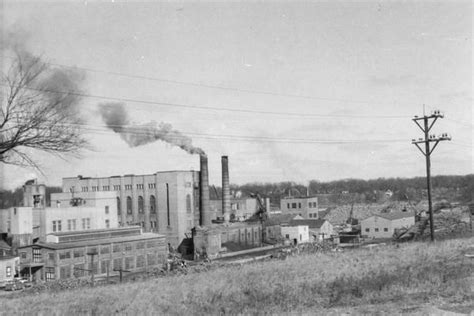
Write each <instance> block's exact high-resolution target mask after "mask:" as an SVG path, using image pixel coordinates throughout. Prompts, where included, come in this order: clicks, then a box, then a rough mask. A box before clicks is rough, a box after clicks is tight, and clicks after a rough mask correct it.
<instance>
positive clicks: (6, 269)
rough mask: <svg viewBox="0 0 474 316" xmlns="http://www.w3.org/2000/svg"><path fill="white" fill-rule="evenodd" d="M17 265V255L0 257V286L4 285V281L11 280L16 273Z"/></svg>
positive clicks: (18, 262) (18, 264)
mask: <svg viewBox="0 0 474 316" xmlns="http://www.w3.org/2000/svg"><path fill="white" fill-rule="evenodd" d="M19 266H20V258H19V257H13V256H6V257H0V286H4V285H5V283H6V282H8V281H11V280H13V278H14V277H15V274H17V273H18V268H19Z"/></svg>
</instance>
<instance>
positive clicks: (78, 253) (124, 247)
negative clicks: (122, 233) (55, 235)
mask: <svg viewBox="0 0 474 316" xmlns="http://www.w3.org/2000/svg"><path fill="white" fill-rule="evenodd" d="M157 246H158V241H156V240H150V241H147V242H145V241H140V242H137V243H136V244H135V247H134V245H133V243H125V244H114V245H113V247H112V252H113V253H118V252H122V251H125V252H131V251H133V249H134V248H135V249H136V250H142V249H145V247H146V248H156V247H157ZM110 248H111V247H110V246H109V245H102V246H99V247H92V248H89V249H88V253H96V254H99V251H100V254H101V255H105V254H110V251H111V249H110ZM35 255H36V257H37V259H38V261H35V262H40V261H41V252H40V249H33V257H35ZM85 255H86V253H85V251H84V249H76V250H73V251H69V250H67V251H61V252H59V260H67V259H71V258H72V257H74V258H82V257H84V256H85ZM21 256H22V258H23V257H25V258H26V252H22V253H21ZM54 256H55V253H54V252H49V253H48V259H49V260H51V261H54V259H55V258H54Z"/></svg>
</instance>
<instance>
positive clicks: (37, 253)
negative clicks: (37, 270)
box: [33, 248, 41, 262]
mask: <svg viewBox="0 0 474 316" xmlns="http://www.w3.org/2000/svg"><path fill="white" fill-rule="evenodd" d="M33 262H41V249H40V248H33Z"/></svg>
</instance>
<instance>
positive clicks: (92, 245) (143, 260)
mask: <svg viewBox="0 0 474 316" xmlns="http://www.w3.org/2000/svg"><path fill="white" fill-rule="evenodd" d="M18 252H19V256H20V264H21V265H20V268H21V270H20V273H21V275H22V276H25V277H31V279H32V280H33V281H37V280H44V281H52V280H57V279H68V278H71V277H74V276H76V277H80V276H84V275H90V273H91V271H93V272H94V274H95V275H99V276H100V275H106V274H108V273H109V274H114V273H117V272H113V270H114V269H125V270H128V271H131V272H135V271H137V272H138V271H146V270H147V269H150V268H153V267H161V266H162V265H163V263H164V262H165V260H166V256H167V252H168V248H167V244H166V240H165V236H163V235H158V234H155V233H142V232H141V228H140V227H136V226H135V227H133V226H132V227H122V228H115V229H99V230H90V231H76V232H61V233H59V232H58V233H54V234H50V235H48V236H47V240H46V241H45V242H38V243H35V244H33V245H28V246H25V247H20V248H19V249H18Z"/></svg>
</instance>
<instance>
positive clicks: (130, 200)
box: [52, 156, 215, 247]
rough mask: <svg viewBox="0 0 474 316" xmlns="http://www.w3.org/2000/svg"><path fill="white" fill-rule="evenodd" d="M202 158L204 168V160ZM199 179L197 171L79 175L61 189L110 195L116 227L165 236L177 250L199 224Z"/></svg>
mask: <svg viewBox="0 0 474 316" xmlns="http://www.w3.org/2000/svg"><path fill="white" fill-rule="evenodd" d="M203 157H204V158H205V159H206V168H207V157H205V156H203ZM204 158H201V160H203V159H204ZM199 176H200V173H199V172H198V171H166V172H157V173H155V174H150V175H124V176H112V177H100V178H89V177H82V176H78V177H73V178H64V179H63V183H62V189H63V193H71V194H74V195H78V194H83V193H88V192H89V193H90V192H104V191H105V192H111V193H112V194H114V198H115V203H114V204H115V205H116V214H117V216H118V225H119V226H129V225H140V226H141V227H142V228H143V229H144V231H147V232H157V233H160V234H163V235H165V236H166V238H167V240H168V242H169V243H171V245H173V246H175V247H176V246H178V245H179V244H180V243H181V241H182V240H183V239H184V238H186V237H187V236H188V237H191V230H192V228H193V227H194V226H196V225H199V224H200V221H201V214H200V212H199V209H200V204H199V201H200V198H199V196H200V187H201V186H200V184H199V183H200V178H199ZM206 181H207V180H206ZM207 194H208V195H209V188H208V187H207ZM52 203H54V200H52ZM209 218H210V219H209V222H210V220H211V218H215V214H210V215H209Z"/></svg>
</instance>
